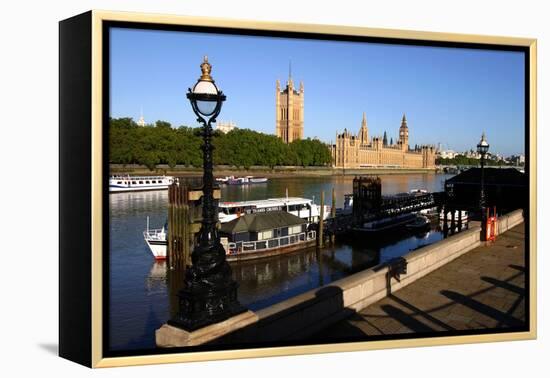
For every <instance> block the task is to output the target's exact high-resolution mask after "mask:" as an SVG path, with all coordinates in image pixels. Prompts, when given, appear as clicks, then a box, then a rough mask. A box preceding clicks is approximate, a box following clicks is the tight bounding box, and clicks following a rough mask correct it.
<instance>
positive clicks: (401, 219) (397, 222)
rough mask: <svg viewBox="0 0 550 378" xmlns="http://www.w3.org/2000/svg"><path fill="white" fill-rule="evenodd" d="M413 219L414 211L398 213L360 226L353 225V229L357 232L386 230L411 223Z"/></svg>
mask: <svg viewBox="0 0 550 378" xmlns="http://www.w3.org/2000/svg"><path fill="white" fill-rule="evenodd" d="M415 219H416V214H414V213H407V214H400V215H396V216H392V217H386V218H382V219H377V220H374V221H369V222H365V223H364V224H363V225H362V226H359V227H354V228H353V231H356V232H359V233H364V232H366V233H376V232H386V231H391V230H393V229H395V228H397V227H400V226H404V225H406V224H408V223H411V222H413V221H414V220H415Z"/></svg>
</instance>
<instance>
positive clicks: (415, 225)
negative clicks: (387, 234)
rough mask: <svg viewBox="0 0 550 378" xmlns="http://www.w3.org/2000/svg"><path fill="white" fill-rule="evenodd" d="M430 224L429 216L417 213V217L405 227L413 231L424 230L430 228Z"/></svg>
mask: <svg viewBox="0 0 550 378" xmlns="http://www.w3.org/2000/svg"><path fill="white" fill-rule="evenodd" d="M430 225H431V222H430V220H429V219H428V217H426V216H424V215H417V216H416V218H415V219H414V220H413V221H412V222H410V223H407V224H406V225H405V227H406V228H407V229H408V230H411V231H424V230H426V229H428V228H429V227H430Z"/></svg>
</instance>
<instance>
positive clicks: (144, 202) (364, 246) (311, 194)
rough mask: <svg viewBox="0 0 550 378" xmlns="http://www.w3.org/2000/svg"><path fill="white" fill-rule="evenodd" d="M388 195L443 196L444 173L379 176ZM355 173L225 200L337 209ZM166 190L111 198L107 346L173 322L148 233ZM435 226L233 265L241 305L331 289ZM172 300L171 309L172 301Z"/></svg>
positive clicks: (156, 223) (241, 189)
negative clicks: (295, 200)
mask: <svg viewBox="0 0 550 378" xmlns="http://www.w3.org/2000/svg"><path fill="white" fill-rule="evenodd" d="M380 177H381V179H382V192H383V194H385V195H388V194H395V193H401V192H408V191H409V190H411V189H427V190H428V191H430V192H431V191H441V190H443V185H444V181H445V179H447V178H449V177H451V176H450V175H443V174H403V175H380ZM352 182H353V176H333V177H330V176H329V177H299V178H297V177H288V178H274V179H270V180H269V182H268V183H265V184H255V185H249V186H246V185H245V186H222V201H239V200H257V199H265V198H273V197H284V196H285V195H286V192H287V191H288V195H289V196H296V197H306V198H313V199H314V200H315V202H316V203H319V197H320V193H321V192H322V191H324V192H325V198H326V204H327V205H330V204H331V192H332V189H333V188H334V189H335V192H336V206H337V207H342V206H343V201H344V194H347V193H351V192H352ZM167 205H168V192H167V191H166V190H164V191H153V192H135V193H115V194H110V195H109V206H110V251H109V300H110V302H109V336H110V337H109V347H110V349H111V350H113V351H114V350H135V349H150V348H154V347H155V339H154V333H155V330H156V329H157V328H159V327H160V326H161V325H162V324H163V323H165V322H166V320H167V319H168V318H169V317H170V311H171V306H172V309H173V308H174V304H175V301H174V299H175V294H176V293H175V292H172V291H174V290H170V288H169V285H168V283H167V282H168V280H167V272H166V263H165V262H155V260H154V259H153V257H152V255H151V253H150V251H149V249H148V247H147V245H146V244H145V241H144V240H143V231H144V230H145V228H146V222H147V217H149V219H150V227H151V228H160V227H162V225H164V223H165V222H166V218H167ZM442 237H443V236H442V234H441V232H440V231H439V230H438V229H437V225H434V226H432V228H431V230H430V231H428V232H423V233H420V234H414V233H399V234H397V235H392V237H391V238H384V239H380V238H372V240H369V239H363V240H355V241H353V242H342V241H337V243H336V244H335V245H333V246H329V247H326V248H323V249H321V250H316V249H315V248H313V249H308V250H302V251H298V252H294V253H290V254H286V255H282V256H275V257H269V258H263V259H258V260H254V261H248V262H237V263H231V267H232V269H233V275H234V278H235V280H236V281H237V282H238V283H239V290H238V296H239V300H240V302H241V303H242V304H243V305H245V306H246V307H248V308H249V309H251V310H253V311H254V310H259V309H262V308H265V307H267V306H270V305H272V304H274V303H277V302H279V301H281V300H284V299H288V298H290V297H293V296H295V295H298V294H301V293H303V292H306V291H308V290H310V289H313V288H316V287H319V286H322V285H326V284H328V283H330V282H332V281H335V280H338V279H340V278H343V277H345V276H348V275H350V274H353V273H355V272H358V271H360V270H363V269H367V268H370V267H372V266H375V265H377V264H380V263H383V262H385V261H387V260H389V259H391V258H394V257H398V256H401V255H403V254H406V253H408V252H409V251H411V250H414V249H417V248H419V247H421V246H424V245H428V244H431V243H434V242H436V241H438V240H441V239H442ZM171 303H172V304H171Z"/></svg>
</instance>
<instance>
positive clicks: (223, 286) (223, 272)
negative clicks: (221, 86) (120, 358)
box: [168, 57, 246, 331]
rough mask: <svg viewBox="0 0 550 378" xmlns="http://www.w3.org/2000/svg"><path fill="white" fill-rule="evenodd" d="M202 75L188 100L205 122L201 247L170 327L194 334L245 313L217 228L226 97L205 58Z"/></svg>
mask: <svg viewBox="0 0 550 378" xmlns="http://www.w3.org/2000/svg"><path fill="white" fill-rule="evenodd" d="M201 70H202V76H201V77H200V78H199V80H198V81H197V83H196V84H195V86H194V87H193V89H192V90H191V89H189V93H188V94H187V98H188V99H189V101H190V102H191V106H192V108H193V112H194V113H195V114H196V116H197V117H198V118H197V120H198V121H199V122H200V123H202V125H203V127H202V137H203V145H202V151H203V188H202V190H203V196H202V221H201V229H200V231H199V236H198V244H197V245H196V246H195V248H194V249H193V252H192V253H191V261H192V263H193V264H192V266H190V267H188V268H187V270H186V271H185V278H184V286H183V289H182V290H180V292H179V293H178V297H179V309H178V313H177V314H176V316H175V317H174V318H172V319H170V320H169V321H168V324H170V325H173V326H176V327H179V328H182V329H184V330H187V331H193V330H196V329H198V328H202V327H205V326H207V325H210V324H213V323H217V322H220V321H223V320H225V319H228V318H230V317H232V316H234V315H237V314H240V313H242V312H245V311H246V308H245V307H243V306H241V304H240V303H239V302H238V300H237V283H236V282H235V281H234V280H233V277H232V272H231V267H230V266H229V264H228V263H227V260H226V258H225V249H224V248H223V246H222V244H221V242H220V237H219V234H218V229H217V216H216V212H217V206H216V203H215V200H214V175H213V162H212V151H213V149H214V147H213V146H212V123H213V122H215V121H216V117H217V116H218V115H219V113H220V110H221V107H222V103H223V101H224V100H225V95H224V94H223V93H222V92H221V91H220V90H218V88H217V87H216V85H215V84H214V79H212V77H211V76H210V72H211V70H212V66H211V65H210V63H208V58H207V57H204V61H203V63H202V64H201Z"/></svg>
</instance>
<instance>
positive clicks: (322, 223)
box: [317, 191, 325, 248]
mask: <svg viewBox="0 0 550 378" xmlns="http://www.w3.org/2000/svg"><path fill="white" fill-rule="evenodd" d="M324 218H325V192H324V191H323V192H321V211H320V212H319V234H318V235H317V246H318V247H319V248H323V232H324V227H325V220H324Z"/></svg>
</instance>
